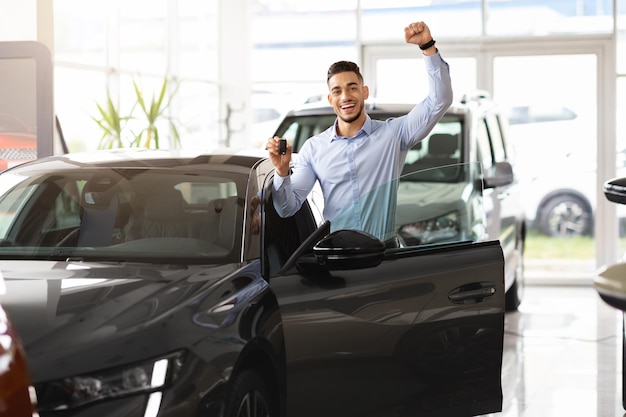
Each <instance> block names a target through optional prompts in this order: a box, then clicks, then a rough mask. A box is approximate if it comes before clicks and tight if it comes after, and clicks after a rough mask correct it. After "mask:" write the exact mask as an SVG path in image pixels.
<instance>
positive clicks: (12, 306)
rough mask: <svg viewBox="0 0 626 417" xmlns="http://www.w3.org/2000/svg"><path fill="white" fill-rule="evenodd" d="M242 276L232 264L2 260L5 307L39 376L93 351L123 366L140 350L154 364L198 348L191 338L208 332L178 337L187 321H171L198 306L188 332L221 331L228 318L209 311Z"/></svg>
mask: <svg viewBox="0 0 626 417" xmlns="http://www.w3.org/2000/svg"><path fill="white" fill-rule="evenodd" d="M236 269H237V265H233V264H229V265H220V266H206V265H204V266H189V267H188V266H168V265H160V266H151V265H140V264H134V265H116V264H111V265H106V264H95V263H94V264H89V263H79V262H75V263H73V262H32V261H31V262H28V261H26V262H20V261H0V272H1V273H2V275H3V276H4V279H5V281H6V287H7V292H6V294H5V295H3V296H2V298H1V299H0V302H2V304H3V306H4V307H5V309H6V311H7V314H8V315H9V316H10V318H11V320H12V321H13V324H14V327H15V328H16V330H17V332H18V334H20V336H21V337H22V340H23V342H24V346H25V348H26V352H27V356H28V358H29V362H30V365H31V368H32V369H33V371H34V373H35V374H36V373H38V372H41V371H42V370H43V369H45V368H50V367H59V366H60V364H59V362H58V361H59V360H63V358H66V359H67V358H70V357H73V356H80V355H89V354H90V355H92V356H95V355H94V353H93V351H91V353H89V352H90V349H98V350H101V351H102V352H103V354H102V360H103V361H106V360H109V361H114V360H117V361H120V362H122V363H123V362H124V361H125V360H126V361H130V360H134V358H133V351H135V352H139V351H141V352H142V353H141V354H142V355H144V357H149V356H150V353H149V352H154V353H153V354H161V353H162V352H163V351H168V350H175V349H180V348H181V346H190V345H192V343H191V342H190V340H184V339H185V338H196V339H197V338H200V337H201V334H202V332H198V331H195V332H194V331H192V330H190V331H188V332H184V333H183V332H182V330H181V329H180V328H178V329H177V330H176V329H174V328H175V327H180V322H177V321H176V320H175V319H173V318H172V317H173V316H175V315H176V314H177V313H178V312H180V311H181V310H182V309H185V308H189V306H190V305H191V304H192V303H194V302H196V305H195V307H196V312H197V314H196V316H195V318H196V319H197V320H194V323H185V325H189V326H192V327H193V326H194V325H195V327H197V326H198V325H199V326H201V327H203V328H207V327H208V328H210V327H211V326H213V327H217V326H218V325H220V322H219V320H218V319H220V317H222V318H223V315H222V316H211V314H206V312H207V311H208V312H210V311H212V307H214V306H215V305H216V303H220V302H223V300H224V298H223V294H224V293H225V292H226V291H225V290H224V289H223V288H221V286H222V284H223V283H224V282H225V280H223V279H222V278H224V277H226V276H228V275H229V274H231V273H232V272H234V271H235V270H236ZM252 281H253V279H249V280H248V281H247V282H252ZM213 294H214V295H213ZM191 315H192V313H187V314H186V315H185V316H186V317H187V320H183V322H185V321H186V322H191V320H189V318H190V316H191ZM212 320H213V321H212ZM168 332H177V333H178V334H180V335H181V337H177V338H172V339H176V340H166V341H165V344H167V343H171V346H164V345H163V344H164V343H163V339H164V337H163V335H164V334H167V333H168ZM159 333H160V334H161V336H158V334H159ZM181 333H182V334H181ZM107 346H108V347H109V350H108V351H107ZM122 346H123V347H124V348H121V347H122ZM126 350H128V351H126ZM107 355H110V357H109V358H108V359H107V358H106V356H107ZM124 355H127V358H126V359H123V358H122V357H123V356H124ZM69 362H72V361H69ZM76 362H78V360H77V361H76ZM68 366H70V367H71V366H72V364H68ZM83 366H84V364H83ZM94 366H95V365H94ZM83 370H84V369H83ZM49 371H50V369H49ZM35 374H34V375H33V379H34V380H35V381H36V380H37V379H38V375H35Z"/></svg>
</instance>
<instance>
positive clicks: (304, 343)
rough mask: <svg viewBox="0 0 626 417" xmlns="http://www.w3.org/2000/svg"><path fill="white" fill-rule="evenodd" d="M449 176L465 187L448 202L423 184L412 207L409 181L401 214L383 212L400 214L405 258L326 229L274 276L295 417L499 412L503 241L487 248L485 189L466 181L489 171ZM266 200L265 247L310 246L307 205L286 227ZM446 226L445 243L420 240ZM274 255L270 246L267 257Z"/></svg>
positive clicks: (448, 193) (366, 239) (359, 235)
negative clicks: (296, 240)
mask: <svg viewBox="0 0 626 417" xmlns="http://www.w3.org/2000/svg"><path fill="white" fill-rule="evenodd" d="M440 169H442V168H440ZM446 169H451V170H454V173H447V174H449V175H453V174H454V175H456V176H455V177H454V178H456V179H455V180H454V181H452V180H450V181H448V182H442V183H441V187H444V188H445V190H443V189H441V187H438V186H437V185H436V181H434V182H430V183H428V182H427V181H421V182H422V186H420V184H417V183H416V184H413V185H412V186H410V187H408V188H411V192H410V193H412V197H411V195H409V194H408V193H407V192H406V190H405V191H402V188H403V185H406V184H403V181H404V180H406V178H404V179H401V181H400V184H399V188H398V198H397V199H396V200H395V201H393V203H394V204H392V205H393V207H384V208H381V212H389V210H390V208H391V209H392V210H391V212H395V213H396V215H395V218H394V219H392V221H391V222H390V224H393V226H392V227H393V228H394V230H393V231H394V232H395V233H396V235H397V237H398V240H399V241H400V242H401V244H400V247H396V248H386V247H385V245H384V244H383V242H382V240H381V239H378V238H376V237H374V236H372V235H370V234H367V233H363V232H359V231H354V230H333V229H332V222H330V223H329V222H325V223H323V224H322V225H321V226H319V227H318V229H317V230H315V231H313V230H309V231H308V236H307V238H306V239H302V240H303V241H302V243H301V244H300V246H299V247H298V248H297V249H295V251H293V252H292V253H291V256H290V257H288V258H286V259H285V258H283V260H282V261H281V262H280V263H281V266H280V268H276V267H274V268H269V269H271V270H272V272H271V274H270V275H271V276H270V281H269V282H270V286H271V288H272V290H273V291H274V293H275V294H276V296H277V299H278V302H279V305H280V312H281V316H282V323H283V330H284V337H285V351H286V354H285V355H286V395H287V404H286V407H287V416H299V417H309V416H310V417H319V416H325V417H332V416H337V417H340V416H341V417H349V416H355V417H356V416H368V417H374V416H429V417H432V416H475V415H480V414H487V413H492V412H497V411H501V409H502V388H501V378H500V372H501V367H502V347H503V333H504V301H505V288H504V258H503V253H502V249H501V246H500V244H499V242H498V241H483V240H482V235H481V233H480V231H481V230H483V229H481V227H482V222H483V219H482V214H481V213H480V209H481V207H482V204H481V201H480V200H481V194H482V193H481V191H482V190H481V187H480V183H479V182H476V181H473V180H472V179H471V178H472V175H469V174H468V175H466V176H464V175H462V171H464V170H470V169H479V167H477V166H461V167H460V166H454V167H447V168H446ZM440 174H444V173H440ZM443 178H452V177H451V176H443ZM451 184H452V186H451ZM409 185H411V184H409ZM393 186H394V187H398V183H396V184H394V185H393ZM266 189H267V188H266ZM453 189H456V191H455V192H456V197H457V198H454V196H452V193H453V191H452V190H453ZM429 196H430V197H429ZM444 196H445V199H444V198H443V197H444ZM429 198H430V203H429V202H428V201H429ZM267 200H268V201H267V202H266V204H265V207H264V210H265V225H264V228H265V233H266V236H272V235H280V233H275V232H277V231H280V230H281V229H283V228H288V230H290V232H289V235H290V236H292V238H293V236H298V235H299V236H304V235H305V234H306V233H305V232H304V231H303V229H306V228H307V227H309V228H310V227H311V224H312V220H311V217H312V211H311V210H310V209H309V208H308V205H307V204H305V206H303V209H301V210H300V211H299V212H298V213H297V214H296V215H294V216H293V217H294V218H290V219H280V218H279V217H278V216H276V215H275V213H272V210H273V206H272V204H271V201H270V200H271V198H269V197H268V198H267ZM444 200H445V201H444ZM411 207H413V208H414V209H413V215H411V214H410V213H411ZM437 207H438V208H437ZM450 213H455V214H454V216H452V215H451V214H450ZM455 216H456V217H455ZM442 217H443V218H446V219H448V220H450V219H456V224H452V223H445V224H444V223H443V222H442V221H440V223H439V226H438V227H439V229H440V230H439V232H441V233H438V236H439V237H437V233H435V232H437V230H435V228H436V227H437V224H434V225H433V227H431V232H432V233H430V234H429V236H430V238H429V239H425V234H424V233H423V232H424V231H423V230H422V231H419V230H417V229H419V228H420V227H424V225H427V224H429V221H430V220H429V219H433V218H434V219H441V218H442ZM416 228H417V229H416ZM455 231H456V235H455V236H456V238H455V237H454V236H452V234H453V232H455ZM418 232H419V233H418ZM411 233H412V234H411ZM283 234H284V235H285V234H286V233H283ZM403 235H404V238H403ZM411 236H412V238H411ZM280 239H282V240H283V241H284V239H285V238H279V240H280ZM406 240H409V243H407V242H406ZM276 243H277V242H276V241H275V240H272V239H271V238H267V237H266V250H267V249H268V248H269V247H270V246H272V245H273V244H276ZM270 252H271V251H270ZM277 258H280V257H275V256H274V257H273V259H277ZM268 262H271V261H268Z"/></svg>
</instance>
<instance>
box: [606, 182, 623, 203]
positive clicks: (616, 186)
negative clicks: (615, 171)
mask: <svg viewBox="0 0 626 417" xmlns="http://www.w3.org/2000/svg"><path fill="white" fill-rule="evenodd" d="M602 188H603V191H604V196H605V197H606V199H607V200H609V201H612V202H613V203H617V204H626V178H613V179H612V180H609V181H606V182H605V183H604V186H603V187H602Z"/></svg>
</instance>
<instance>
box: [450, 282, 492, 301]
mask: <svg viewBox="0 0 626 417" xmlns="http://www.w3.org/2000/svg"><path fill="white" fill-rule="evenodd" d="M495 293H496V285H495V284H494V283H492V282H476V283H472V284H466V285H462V286H460V287H457V288H455V289H454V290H452V291H450V292H449V293H448V299H449V300H450V301H452V302H453V303H455V304H476V303H480V302H482V301H484V300H485V299H486V298H489V297H492V296H493V295H494V294H495Z"/></svg>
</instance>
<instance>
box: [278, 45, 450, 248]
mask: <svg viewBox="0 0 626 417" xmlns="http://www.w3.org/2000/svg"><path fill="white" fill-rule="evenodd" d="M424 60H425V64H426V70H427V73H428V82H429V93H428V96H427V97H426V98H425V99H424V100H423V101H422V102H420V103H419V104H417V105H416V106H415V107H414V108H413V109H412V110H411V111H410V112H409V113H408V114H406V115H404V116H401V117H397V118H390V119H387V120H385V121H381V120H373V119H371V118H370V116H369V115H367V117H366V120H365V123H364V125H363V127H362V128H361V130H360V131H359V132H358V133H357V134H356V135H355V136H354V137H350V138H348V137H343V136H338V135H337V129H336V126H337V121H336V120H335V123H334V124H333V126H331V127H329V128H328V129H327V130H325V131H324V132H322V133H320V134H318V135H315V136H313V137H312V138H310V139H308V140H307V141H306V142H305V143H304V145H303V146H302V148H301V149H300V151H299V153H298V155H297V157H296V158H294V167H293V172H292V174H291V175H289V176H287V177H280V176H278V175H276V176H275V177H274V190H275V192H274V206H275V208H276V211H277V212H278V214H279V215H280V216H281V217H288V216H292V215H293V214H295V213H296V212H297V211H298V210H299V208H300V207H301V205H302V203H303V201H304V200H305V199H306V198H307V196H308V195H309V193H310V192H311V190H312V189H313V187H314V185H315V182H316V181H319V184H320V187H321V189H322V194H323V196H324V218H325V219H326V220H330V221H331V230H340V229H355V230H362V231H365V232H367V233H370V234H372V235H374V236H376V237H378V238H379V239H381V240H387V239H389V238H391V237H393V235H394V222H395V205H396V193H397V178H398V177H399V176H400V174H401V172H402V167H403V166H404V160H405V158H406V155H407V153H408V151H409V149H411V148H412V147H413V146H415V144H417V143H418V142H419V141H420V140H422V139H424V138H425V137H426V136H428V134H429V132H430V131H431V130H432V129H433V127H434V126H435V125H436V124H437V122H438V121H439V120H440V119H441V117H442V116H443V115H444V114H445V112H446V110H447V109H448V108H449V107H450V105H451V104H452V85H451V81H450V72H449V67H448V64H447V63H446V62H445V61H444V60H443V59H442V58H441V56H440V55H439V53H437V54H435V55H431V56H424Z"/></svg>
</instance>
